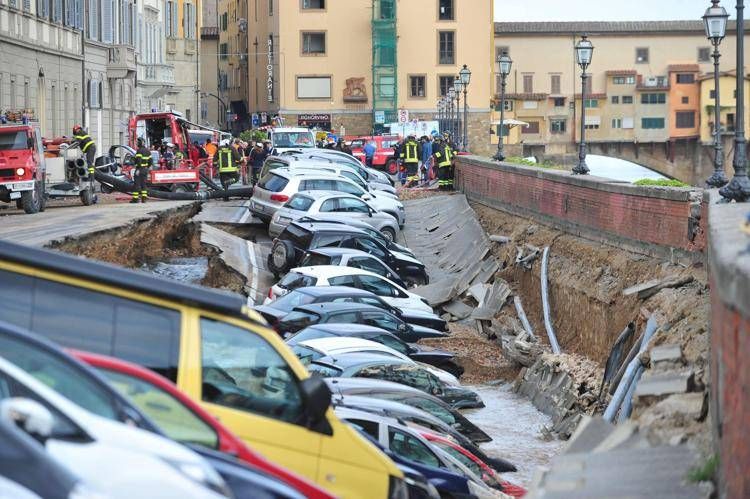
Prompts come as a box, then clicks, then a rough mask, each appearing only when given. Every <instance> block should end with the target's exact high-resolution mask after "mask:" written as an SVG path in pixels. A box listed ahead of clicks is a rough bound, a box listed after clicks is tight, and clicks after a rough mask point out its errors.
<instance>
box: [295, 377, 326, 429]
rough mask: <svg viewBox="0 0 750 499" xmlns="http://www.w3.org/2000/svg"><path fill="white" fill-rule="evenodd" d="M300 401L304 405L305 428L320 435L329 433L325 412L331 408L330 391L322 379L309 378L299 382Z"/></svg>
mask: <svg viewBox="0 0 750 499" xmlns="http://www.w3.org/2000/svg"><path fill="white" fill-rule="evenodd" d="M300 391H301V392H302V401H303V402H304V404H305V415H306V416H307V427H308V428H309V429H311V430H316V431H320V432H321V433H330V432H332V431H333V430H332V428H331V426H330V424H329V423H328V420H327V419H326V417H325V415H326V411H328V408H329V407H330V406H331V396H332V394H331V389H330V388H328V385H327V384H326V382H325V381H323V378H320V377H318V376H311V377H309V378H307V379H303V380H302V381H301V382H300Z"/></svg>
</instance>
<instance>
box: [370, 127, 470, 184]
mask: <svg viewBox="0 0 750 499" xmlns="http://www.w3.org/2000/svg"><path fill="white" fill-rule="evenodd" d="M394 152H395V156H396V158H398V159H399V162H400V164H401V168H400V169H399V180H400V181H401V185H403V186H405V187H407V188H409V187H418V186H420V185H426V184H427V183H428V181H429V171H430V168H433V167H436V168H437V175H438V189H439V190H441V191H445V190H453V157H454V154H455V153H454V149H453V145H452V144H451V141H450V136H448V135H447V134H444V135H442V136H441V135H436V136H434V137H431V136H428V135H424V136H422V137H421V138H420V139H419V140H417V137H416V135H414V134H411V135H409V136H407V137H406V139H405V140H404V141H403V142H399V143H397V144H396V145H395V146H394ZM365 154H366V153H365Z"/></svg>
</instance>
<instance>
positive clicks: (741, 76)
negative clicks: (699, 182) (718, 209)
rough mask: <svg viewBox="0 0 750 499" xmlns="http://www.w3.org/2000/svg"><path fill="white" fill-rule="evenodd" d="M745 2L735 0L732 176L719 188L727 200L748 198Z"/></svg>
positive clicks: (749, 195) (741, 200) (742, 200)
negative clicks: (734, 89)
mask: <svg viewBox="0 0 750 499" xmlns="http://www.w3.org/2000/svg"><path fill="white" fill-rule="evenodd" d="M744 38H745V2H744V0H737V109H736V111H735V116H736V118H735V130H734V158H733V160H732V166H733V167H734V177H733V178H732V181H731V182H729V183H728V184H727V185H725V186H724V187H722V188H721V189H719V194H721V195H722V197H724V198H725V199H727V200H728V201H732V200H734V201H737V202H744V201H747V200H748V199H750V180H748V178H747V141H746V140H745V66H744V65H745V41H744ZM717 93H718V89H717Z"/></svg>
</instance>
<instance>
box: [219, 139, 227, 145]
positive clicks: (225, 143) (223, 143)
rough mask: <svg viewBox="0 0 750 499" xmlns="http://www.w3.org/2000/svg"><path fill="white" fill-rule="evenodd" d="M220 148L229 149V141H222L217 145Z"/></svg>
mask: <svg viewBox="0 0 750 499" xmlns="http://www.w3.org/2000/svg"><path fill="white" fill-rule="evenodd" d="M219 146H220V147H229V139H224V140H222V141H221V142H220V143H219Z"/></svg>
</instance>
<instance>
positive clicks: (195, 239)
mask: <svg viewBox="0 0 750 499" xmlns="http://www.w3.org/2000/svg"><path fill="white" fill-rule="evenodd" d="M199 210H200V204H198V203H196V204H193V205H190V206H188V207H185V208H178V209H174V210H167V211H164V212H160V213H159V214H158V215H157V216H156V217H155V218H153V219H150V220H146V221H139V222H134V223H132V224H130V225H128V226H125V227H121V228H117V229H114V230H107V231H103V232H95V233H92V234H88V235H86V236H84V237H81V238H76V239H72V240H65V241H62V242H60V243H56V244H54V245H53V246H52V248H53V249H57V250H60V251H65V252H66V253H73V254H76V255H79V256H84V257H86V258H91V259H94V260H100V261H104V262H109V263H113V264H116V265H121V266H123V267H130V268H136V267H141V266H142V265H143V264H146V263H150V262H153V261H161V260H167V259H169V258H176V257H190V256H209V255H210V252H209V250H208V249H206V248H204V247H203V246H202V245H201V243H200V234H199V231H198V226H197V225H196V224H193V223H192V222H190V219H191V218H192V217H193V216H194V215H195V214H196V213H198V211H199Z"/></svg>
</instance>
